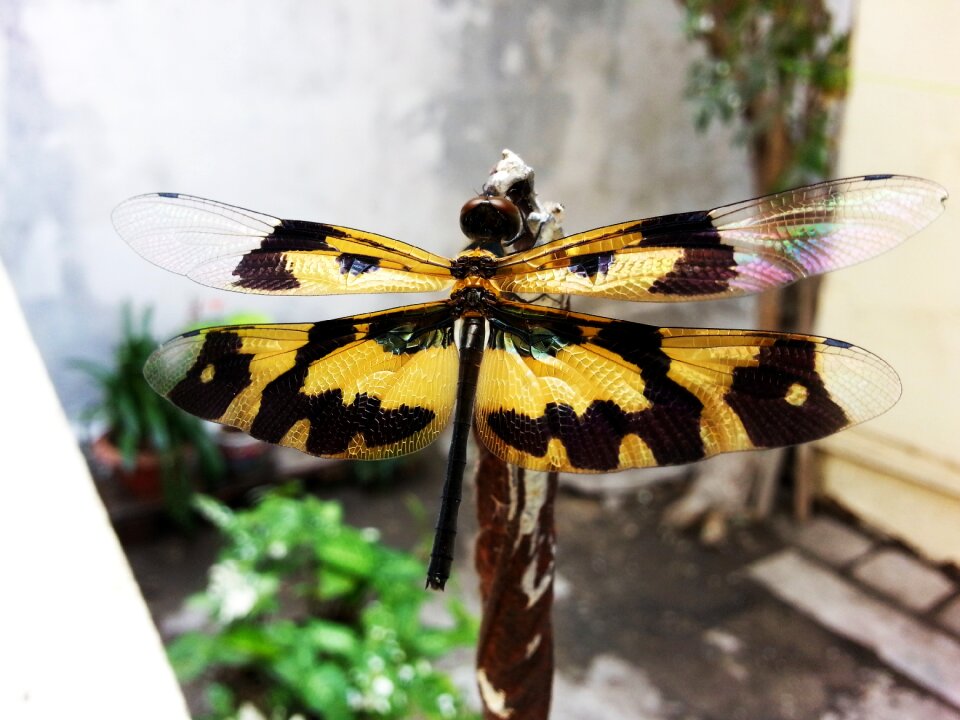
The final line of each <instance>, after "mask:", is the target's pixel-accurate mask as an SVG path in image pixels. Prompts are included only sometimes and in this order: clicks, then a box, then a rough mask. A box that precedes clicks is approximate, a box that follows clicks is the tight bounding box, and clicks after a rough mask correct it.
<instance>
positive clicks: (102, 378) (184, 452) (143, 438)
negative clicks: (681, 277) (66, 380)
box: [75, 305, 223, 520]
mask: <svg viewBox="0 0 960 720" xmlns="http://www.w3.org/2000/svg"><path fill="white" fill-rule="evenodd" d="M133 315H134V314H133V311H132V310H131V309H130V307H129V305H127V306H124V308H123V312H122V326H121V336H120V341H119V343H118V344H117V346H116V348H115V349H114V355H113V362H112V363H111V364H104V365H100V364H96V363H92V362H85V361H76V362H75V365H76V367H77V368H79V369H80V370H82V371H83V372H85V373H87V374H88V375H89V376H90V377H91V378H92V379H93V381H94V382H95V383H96V384H97V386H98V388H99V390H100V399H99V401H98V402H97V403H96V404H94V405H93V406H92V407H90V408H89V409H88V410H87V412H86V417H87V419H97V420H99V421H101V422H102V423H103V424H104V426H105V428H106V436H107V439H108V440H109V441H110V442H111V443H112V444H113V445H114V446H115V447H116V448H117V450H118V451H119V454H120V457H121V459H122V468H123V470H125V471H127V472H132V471H133V469H134V467H135V465H136V463H137V459H138V454H140V453H143V452H150V451H152V452H154V453H156V456H157V460H158V464H159V469H160V474H161V480H162V484H163V489H164V498H165V500H166V502H167V507H168V509H169V510H170V512H171V514H173V515H174V517H175V518H177V519H179V520H184V519H185V518H186V517H187V514H188V511H189V499H190V496H191V494H192V487H193V484H192V483H191V474H192V473H191V469H192V468H193V467H194V466H195V464H198V465H199V470H200V473H201V475H202V477H203V478H205V479H206V480H208V481H211V480H216V479H218V478H219V477H220V476H221V475H222V473H223V459H222V458H221V457H220V454H219V452H218V451H217V449H216V446H215V445H214V443H213V441H212V440H211V438H210V436H209V434H208V433H207V431H206V429H205V428H204V426H203V423H202V422H201V421H200V420H198V419H197V418H195V417H193V416H191V415H189V414H187V413H185V412H183V411H182V410H180V409H179V408H177V407H175V406H174V405H173V404H172V403H170V402H167V401H166V400H165V399H164V398H162V397H160V396H159V395H157V394H156V393H155V392H154V391H153V390H152V389H151V388H150V386H149V385H148V384H147V381H146V379H145V378H144V377H143V366H144V364H145V363H146V361H147V358H148V357H150V354H151V353H152V352H153V351H154V350H155V349H156V347H157V345H158V343H157V341H156V340H155V339H154V337H153V335H152V333H151V332H150V323H151V319H152V311H151V310H150V309H146V310H144V312H143V313H142V315H141V316H140V317H139V318H136V319H135V318H134V316H133Z"/></svg>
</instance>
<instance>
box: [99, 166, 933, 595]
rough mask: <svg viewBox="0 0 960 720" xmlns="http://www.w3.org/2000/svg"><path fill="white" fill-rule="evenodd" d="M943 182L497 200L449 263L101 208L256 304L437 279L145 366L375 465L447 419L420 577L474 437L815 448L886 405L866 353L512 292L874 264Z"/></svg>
mask: <svg viewBox="0 0 960 720" xmlns="http://www.w3.org/2000/svg"><path fill="white" fill-rule="evenodd" d="M946 197H947V193H946V191H945V190H944V189H943V188H942V187H941V186H940V185H938V184H936V183H934V182H931V181H928V180H923V179H920V178H914V177H906V176H898V175H866V176H861V177H854V178H846V179H842V180H833V181H828V182H822V183H819V184H815V185H809V186H806V187H800V188H797V189H793V190H788V191H785V192H780V193H776V194H772V195H766V196H763V197H759V198H755V199H752V200H746V201H744V202H739V203H735V204H732V205H726V206H722V207H717V208H714V209H712V210H705V211H693V212H682V213H676V214H669V215H662V216H658V217H650V218H646V219H642V220H632V221H628V222H621V223H617V224H615V225H608V226H605V227H601V228H597V229H594V230H589V231H587V232H580V233H576V234H573V235H569V236H567V237H563V238H559V239H555V240H551V241H549V242H546V243H543V244H533V245H532V247H531V246H529V245H531V243H529V242H528V243H525V244H526V245H527V247H526V248H525V249H519V245H520V243H519V239H520V238H521V237H524V236H529V235H530V229H529V227H526V226H525V223H524V216H523V214H522V213H521V211H520V209H518V207H517V204H516V203H514V202H513V201H511V200H510V199H509V198H508V197H506V196H499V195H497V194H495V193H492V192H487V193H483V194H481V195H478V196H477V197H474V198H472V199H470V200H469V201H468V202H467V203H466V204H465V205H464V206H463V208H462V210H461V213H460V228H461V230H462V232H463V234H464V235H465V236H466V238H467V240H468V244H467V247H466V249H465V250H464V251H463V252H461V253H460V254H458V255H457V256H456V257H455V258H447V257H443V256H441V255H437V254H434V253H432V252H428V251H427V250H423V249H421V248H418V247H415V246H413V245H408V244H406V243H404V242H401V241H398V240H394V239H392V238H388V237H384V236H382V235H378V234H375V233H372V232H366V231H362V230H355V229H352V228H348V227H342V226H339V225H330V224H326V223H320V222H309V221H302V220H284V219H280V218H277V217H273V216H271V215H266V214H263V213H260V212H255V211H252V210H246V209H243V208H240V207H235V206H232V205H226V204H223V203H219V202H215V201H213V200H206V199H203V198H199V197H193V196H190V195H184V194H180V193H154V194H148V195H140V196H138V197H134V198H131V199H129V200H126V201H125V202H123V203H121V204H120V205H119V206H118V207H117V208H116V210H115V211H114V213H113V216H112V217H113V223H114V226H115V227H116V229H117V231H118V233H119V234H120V236H121V237H122V238H123V239H124V240H126V242H127V243H129V245H130V246H131V247H132V248H133V249H134V250H135V251H137V252H138V253H139V254H141V255H142V256H143V257H145V258H146V259H148V260H150V261H151V262H153V263H155V264H157V265H159V266H160V267H163V268H165V269H167V270H171V271H173V272H176V273H180V274H182V275H185V276H187V277H189V278H191V279H192V280H194V281H196V282H199V283H202V284H204V285H208V286H211V287H215V288H222V289H225V290H233V291H238V292H245V293H261V294H267V295H328V294H351V293H388V292H431V291H447V292H448V295H447V296H446V297H445V298H444V299H440V300H436V301H434V302H426V303H421V304H415V305H408V306H406V307H399V308H395V309H390V310H385V311H380V312H371V313H366V314H360V315H353V316H349V317H343V318H338V319H331V320H322V321H320V322H313V323H300V324H262V325H234V326H222V327H211V328H205V329H201V330H194V331H191V332H187V333H184V334H182V335H180V336H178V337H175V338H173V339H172V340H170V341H168V342H166V343H164V344H163V345H162V346H160V347H159V348H158V349H157V350H156V351H155V352H154V353H153V355H152V356H151V357H150V359H149V361H148V362H147V364H146V366H145V368H144V374H145V376H146V378H147V380H148V382H149V383H150V385H151V386H152V387H153V388H154V389H155V390H156V391H157V392H158V393H160V394H161V395H163V396H165V397H166V398H168V399H169V400H170V401H171V402H173V403H174V404H175V405H177V406H179V407H180V408H182V409H184V410H186V411H187V412H190V413H193V414H194V415H197V416H199V417H201V418H205V419H207V420H211V421H214V422H217V423H222V424H225V425H230V426H233V427H236V428H239V429H241V430H244V431H246V432H247V433H249V434H250V435H252V436H253V437H256V438H259V439H260V440H264V441H266V442H268V443H275V444H279V445H284V446H289V447H293V448H296V449H298V450H301V451H303V452H306V453H309V454H311V455H317V456H321V457H327V458H349V459H355V460H373V459H380V458H390V457H396V456H400V455H404V454H406V453H411V452H414V451H417V450H420V449H422V448H423V447H425V446H426V445H428V444H430V443H431V442H433V441H434V440H435V439H436V438H437V437H438V436H439V435H440V434H441V432H442V431H443V430H444V429H445V427H446V426H447V425H448V424H449V423H450V422H451V420H452V423H453V434H452V440H451V450H450V453H449V456H448V462H447V468H446V478H445V482H444V489H443V494H442V499H441V507H440V513H439V518H438V521H437V525H436V533H435V536H434V545H433V551H432V553H431V558H430V565H429V567H428V572H427V586H428V587H430V588H433V589H438V590H442V589H443V588H444V585H445V583H446V582H447V579H448V578H449V575H450V569H451V564H452V559H453V550H454V541H455V537H456V525H457V511H458V508H459V505H460V500H461V494H462V481H463V475H464V471H465V467H466V457H467V441H468V437H469V434H470V430H471V428H474V429H475V432H476V435H477V436H478V438H479V440H480V441H481V442H482V443H483V444H484V445H486V447H487V448H488V449H489V450H490V451H491V452H492V453H494V454H495V455H497V456H498V457H500V458H501V459H503V460H504V461H506V462H507V463H512V464H514V465H518V466H521V467H524V468H527V469H532V470H541V471H551V472H554V471H556V472H573V473H607V472H615V471H619V470H624V469H627V468H642V467H653V466H662V465H673V464H680V463H689V462H692V461H696V460H701V459H703V458H707V457H709V456H712V455H715V454H717V453H725V452H731V451H740V450H753V449H759V448H772V447H781V446H788V445H794V444H798V443H805V442H809V441H812V440H817V439H819V438H822V437H824V436H826V435H830V434H832V433H835V432H837V431H839V430H842V429H844V428H847V427H850V426H852V425H855V424H857V423H860V422H863V421H866V420H869V419H871V418H873V417H875V416H877V415H879V414H881V413H883V412H885V411H886V410H887V409H889V408H890V407H891V406H892V405H893V404H894V403H895V402H896V401H897V399H898V398H899V395H900V382H899V379H898V377H897V374H896V372H895V371H894V370H893V369H892V368H891V367H890V366H889V365H888V364H887V363H886V362H884V361H883V360H881V359H880V358H879V357H877V356H876V355H874V354H872V353H870V352H868V351H866V350H864V349H861V348H859V347H856V346H855V345H852V344H850V343H848V342H844V341H841V340H834V339H830V338H826V337H818V336H812V335H804V334H796V333H779V332H767V331H762V330H724V329H707V328H668V327H657V326H652V325H646V324H641V323H637V322H630V321H626V320H617V319H612V318H608V317H600V316H595V315H588V314H583V313H579V312H573V311H568V310H564V309H556V308H550V307H546V306H542V305H536V304H533V303H531V302H526V301H524V299H523V298H524V297H529V296H531V295H540V294H553V295H555V294H570V295H581V296H591V297H598V298H613V299H618V300H630V301H655V302H657V301H658V302H672V301H684V300H708V299H713V298H726V297H732V296H738V295H745V294H749V293H757V292H761V291H764V290H768V289H771V288H777V287H782V286H784V285H787V284H790V283H792V282H794V281H796V280H799V279H801V278H804V277H807V276H811V275H818V274H821V273H824V272H827V271H831V270H835V269H838V268H842V267H846V266H849V265H853V264H855V263H858V262H861V261H863V260H865V259H867V258H870V257H872V256H875V255H878V254H879V253H882V252H884V251H886V250H888V249H890V248H892V247H894V246H895V245H897V244H898V243H900V242H901V241H902V240H904V239H905V238H907V237H908V236H910V235H912V234H914V233H915V232H917V231H918V230H920V229H921V228H923V227H924V226H926V225H927V224H928V223H930V222H932V221H933V220H934V219H935V218H936V217H937V216H938V215H939V213H940V212H941V211H942V209H943V206H944V202H945V200H946Z"/></svg>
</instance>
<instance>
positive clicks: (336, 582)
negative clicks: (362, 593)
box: [317, 567, 359, 600]
mask: <svg viewBox="0 0 960 720" xmlns="http://www.w3.org/2000/svg"><path fill="white" fill-rule="evenodd" d="M358 585H359V584H358V582H357V579H356V577H354V576H353V575H352V574H346V573H343V572H341V571H340V570H338V569H333V568H327V567H322V568H320V570H319V572H318V573H317V597H318V598H319V599H320V600H335V599H337V598H342V597H347V596H349V595H352V594H353V593H354V592H356V590H357V587H358Z"/></svg>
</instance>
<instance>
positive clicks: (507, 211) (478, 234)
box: [460, 195, 523, 257]
mask: <svg viewBox="0 0 960 720" xmlns="http://www.w3.org/2000/svg"><path fill="white" fill-rule="evenodd" d="M460 229H461V230H462V231H463V234H464V235H466V236H467V237H468V238H469V239H470V245H469V246H468V249H471V250H488V251H489V252H492V253H493V254H494V255H496V256H498V257H500V256H502V255H503V254H504V247H505V246H507V245H509V244H510V243H512V242H513V241H514V240H515V239H516V238H517V236H518V235H519V234H520V233H521V231H522V230H523V216H522V215H521V214H520V210H519V209H518V208H517V206H516V205H514V204H513V203H512V202H511V201H510V200H507V199H506V198H503V197H496V196H486V195H480V196H478V197H475V198H473V199H472V200H467V202H466V203H464V205H463V208H461V210H460Z"/></svg>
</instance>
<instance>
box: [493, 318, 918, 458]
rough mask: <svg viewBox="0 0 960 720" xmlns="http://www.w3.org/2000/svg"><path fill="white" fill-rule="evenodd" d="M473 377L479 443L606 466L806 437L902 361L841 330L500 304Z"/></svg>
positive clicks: (885, 391) (868, 411) (868, 408)
mask: <svg viewBox="0 0 960 720" xmlns="http://www.w3.org/2000/svg"><path fill="white" fill-rule="evenodd" d="M490 325H491V336H490V340H489V343H488V349H487V350H486V352H485V353H484V357H483V362H482V364H481V368H480V376H479V381H478V387H477V399H476V410H475V422H476V427H477V431H478V433H479V436H480V438H481V439H482V441H483V442H484V444H485V445H486V446H487V447H488V448H490V450H491V451H492V452H494V453H495V454H496V455H498V456H500V457H501V458H503V459H504V460H506V461H507V462H510V463H514V464H517V465H521V466H523V467H526V468H531V469H536V470H559V471H566V472H581V473H583V472H587V473H589V472H612V471H617V470H623V469H626V468H631V467H651V466H658V465H672V464H677V463H686V462H692V461H694V460H700V459H702V458H705V457H708V456H710V455H714V454H717V453H722V452H730V451H735V450H752V449H757V448H768V447H778V446H784V445H793V444H796V443H802V442H808V441H810V440H816V439H818V438H822V437H824V436H826V435H829V434H831V433H834V432H837V431H838V430H841V429H843V428H845V427H849V426H850V425H854V424H856V423H859V422H863V421H864V420H868V419H870V418H872V417H874V416H876V415H879V414H880V413H882V412H884V411H885V410H887V409H888V408H889V407H891V406H892V405H893V404H894V403H895V402H896V400H897V398H898V397H899V394H900V384H899V380H898V378H897V376H896V373H895V372H894V371H893V369H892V368H890V366H889V365H887V364H886V363H885V362H883V361H882V360H880V359H879V358H878V357H876V356H875V355H872V354H870V353H869V352H867V351H865V350H862V349H860V348H857V347H854V346H853V345H849V344H848V343H844V342H840V341H836V340H830V339H827V338H822V337H813V336H807V335H797V334H785V333H772V332H758V331H744V330H706V329H691V328H657V327H653V326H649V325H642V324H640V323H633V322H625V321H621V320H610V319H608V318H601V317H595V316H590V315H583V314H579V313H568V312H564V311H559V310H547V309H546V308H539V307H534V306H530V305H523V304H519V303H506V302H504V303H501V304H500V305H499V306H498V307H497V309H496V310H495V311H494V313H493V315H492V316H491V319H490Z"/></svg>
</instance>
